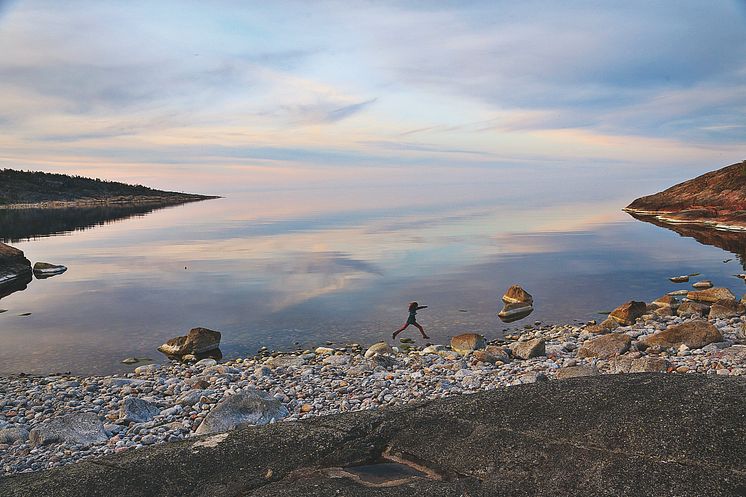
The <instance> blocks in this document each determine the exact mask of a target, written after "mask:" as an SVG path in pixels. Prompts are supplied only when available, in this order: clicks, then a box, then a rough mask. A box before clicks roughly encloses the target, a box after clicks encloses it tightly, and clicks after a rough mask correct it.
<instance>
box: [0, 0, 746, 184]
mask: <svg viewBox="0 0 746 497" xmlns="http://www.w3.org/2000/svg"><path fill="white" fill-rule="evenodd" d="M743 159H746V2H745V1H744V0H735V1H729V0H717V1H714V2H706V1H701V0H698V1H688V0H673V1H656V2H650V1H635V0H632V1H625V2H612V1H609V2H599V1H575V0H570V1H565V2H550V1H520V2H518V1H511V2H503V1H486V2H479V1H474V2H458V1H427V2H425V1H399V2H387V1H376V2H372V1H371V2H358V1H339V2H335V1H328V2H327V1H318V2H316V1H314V2H307V1H299V2H289V1H287V2H286V1H272V2H251V1H246V2H238V1H232V2H231V1H189V0H179V1H167V0H162V1H158V2H152V1H137V0H134V1H127V2H119V1H116V2H115V1H105V0H98V1H93V0H90V1H76V0H68V1H65V2H58V1H36V0H29V1H23V0H18V1H14V0H10V1H8V0H0V167H12V168H19V169H33V170H44V171H53V172H65V173H74V174H82V175H87V176H95V177H101V178H107V179H117V180H124V181H131V182H136V183H143V184H148V185H150V186H156V187H162V188H169V189H176V190H189V191H199V192H200V193H218V194H220V193H223V192H230V191H235V190H245V189H249V190H250V189H252V188H255V189H259V188H270V189H271V188H280V187H286V186H288V185H298V186H303V185H305V186H308V185H320V186H323V185H330V184H331V185H352V184H356V183H360V182H362V183H366V184H381V185H385V184H407V183H413V184H415V183H428V182H431V183H442V184H448V183H449V182H458V181H479V180H480V179H481V178H491V179H492V180H499V178H501V177H507V176H510V177H513V178H516V177H520V176H526V177H527V178H533V179H544V180H545V181H550V182H551V181H562V180H563V178H573V179H574V180H577V181H587V182H588V183H589V185H590V184H593V183H594V182H595V184H597V183H598V179H599V178H600V177H603V176H604V175H606V174H610V175H612V176H613V175H614V174H617V175H619V174H620V171H624V172H625V174H627V173H628V174H633V175H637V176H638V177H640V178H647V177H650V178H657V181H660V182H664V183H665V182H667V183H672V181H671V179H674V178H676V179H679V178H680V179H685V178H687V177H690V176H691V175H692V174H693V173H701V172H705V171H708V170H712V169H716V168H718V167H722V166H725V165H728V164H731V163H733V162H737V161H740V160H743ZM584 178H585V179H584Z"/></svg>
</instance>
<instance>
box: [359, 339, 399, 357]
mask: <svg viewBox="0 0 746 497" xmlns="http://www.w3.org/2000/svg"><path fill="white" fill-rule="evenodd" d="M376 354H388V355H393V354H394V349H392V348H391V346H390V345H389V344H388V343H386V342H377V343H374V344H373V345H371V346H370V347H368V350H366V351H365V358H366V359H370V358H371V357H373V356H374V355H376Z"/></svg>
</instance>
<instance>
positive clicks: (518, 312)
mask: <svg viewBox="0 0 746 497" xmlns="http://www.w3.org/2000/svg"><path fill="white" fill-rule="evenodd" d="M502 301H503V302H504V304H505V305H504V306H503V308H502V310H501V311H500V312H498V313H497V317H499V318H500V320H501V321H503V322H504V323H512V322H513V321H518V320H519V319H523V318H525V317H526V316H528V315H529V314H531V313H532V312H533V311H534V307H533V305H534V298H533V297H532V296H531V294H530V293H528V292H527V291H526V290H524V289H523V288H521V287H520V286H519V285H513V286H511V287H510V288H508V291H506V292H505V294H504V295H503V296H502Z"/></svg>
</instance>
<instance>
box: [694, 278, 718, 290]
mask: <svg viewBox="0 0 746 497" xmlns="http://www.w3.org/2000/svg"><path fill="white" fill-rule="evenodd" d="M692 286H693V287H694V288H696V289H697V290H704V289H707V288H712V287H713V284H712V281H710V280H702V281H698V282H696V283H694V284H692Z"/></svg>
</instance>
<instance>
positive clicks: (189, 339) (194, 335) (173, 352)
mask: <svg viewBox="0 0 746 497" xmlns="http://www.w3.org/2000/svg"><path fill="white" fill-rule="evenodd" d="M219 347H220V332H219V331H213V330H209V329H207V328H192V329H191V330H189V333H188V334H187V335H186V336H181V337H176V338H172V339H171V340H169V341H168V342H166V343H164V344H163V345H161V346H160V347H158V350H159V351H160V352H163V353H164V354H166V355H167V356H173V357H181V356H185V355H188V354H191V355H195V356H196V355H198V354H204V353H206V352H210V351H212V350H216V349H218V348H219Z"/></svg>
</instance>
